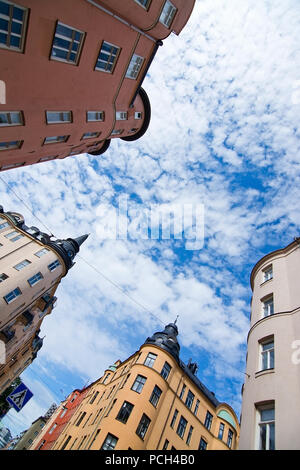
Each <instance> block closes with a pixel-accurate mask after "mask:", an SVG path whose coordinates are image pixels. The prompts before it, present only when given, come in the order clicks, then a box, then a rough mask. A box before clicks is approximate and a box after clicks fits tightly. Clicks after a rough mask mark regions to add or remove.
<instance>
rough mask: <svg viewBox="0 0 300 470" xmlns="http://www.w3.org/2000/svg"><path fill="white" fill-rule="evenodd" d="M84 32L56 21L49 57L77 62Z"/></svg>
mask: <svg viewBox="0 0 300 470" xmlns="http://www.w3.org/2000/svg"><path fill="white" fill-rule="evenodd" d="M84 36H85V33H83V32H82V31H78V30H76V29H73V27H70V26H67V25H65V24H63V23H60V22H59V21H58V22H57V25H56V30H55V35H54V39H53V45H52V50H51V59H54V60H60V61H62V62H68V63H71V64H78V60H79V54H80V51H81V48H82V44H83V39H84Z"/></svg>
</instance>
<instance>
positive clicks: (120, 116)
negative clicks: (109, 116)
mask: <svg viewBox="0 0 300 470" xmlns="http://www.w3.org/2000/svg"><path fill="white" fill-rule="evenodd" d="M127 116H128V113H127V111H116V121H126V120H127Z"/></svg>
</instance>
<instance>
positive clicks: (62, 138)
mask: <svg viewBox="0 0 300 470" xmlns="http://www.w3.org/2000/svg"><path fill="white" fill-rule="evenodd" d="M69 137H70V136H69V135H53V136H50V137H45V139H44V145H47V144H58V143H61V142H67V140H68V138H69Z"/></svg>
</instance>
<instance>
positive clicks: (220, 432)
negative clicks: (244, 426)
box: [218, 423, 225, 439]
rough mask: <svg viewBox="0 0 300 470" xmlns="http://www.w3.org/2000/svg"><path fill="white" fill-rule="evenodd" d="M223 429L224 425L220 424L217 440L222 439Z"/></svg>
mask: <svg viewBox="0 0 300 470" xmlns="http://www.w3.org/2000/svg"><path fill="white" fill-rule="evenodd" d="M224 427H225V425H224V423H220V428H219V434H218V439H223V434H224Z"/></svg>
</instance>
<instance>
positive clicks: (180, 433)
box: [176, 416, 187, 438]
mask: <svg viewBox="0 0 300 470" xmlns="http://www.w3.org/2000/svg"><path fill="white" fill-rule="evenodd" d="M186 425H187V420H186V419H185V418H184V417H183V416H180V420H179V423H178V426H177V431H176V432H177V434H178V436H179V437H181V438H183V436H184V433H185V429H186Z"/></svg>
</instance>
